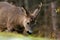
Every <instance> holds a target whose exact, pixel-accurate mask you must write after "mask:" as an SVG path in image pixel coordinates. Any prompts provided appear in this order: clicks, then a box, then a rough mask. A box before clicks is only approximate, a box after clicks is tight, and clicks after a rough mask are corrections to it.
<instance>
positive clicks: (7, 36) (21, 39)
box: [0, 32, 54, 40]
mask: <svg viewBox="0 0 60 40" xmlns="http://www.w3.org/2000/svg"><path fill="white" fill-rule="evenodd" d="M0 40H54V39H49V38H42V37H33V36H24V35H22V34H17V33H8V32H0Z"/></svg>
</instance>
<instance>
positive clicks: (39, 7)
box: [31, 3, 42, 18]
mask: <svg viewBox="0 0 60 40" xmlns="http://www.w3.org/2000/svg"><path fill="white" fill-rule="evenodd" d="M41 7H42V3H41V4H40V5H38V8H36V9H35V10H34V12H33V13H32V14H31V16H33V17H34V18H35V17H36V16H37V15H38V13H39V12H40V10H41Z"/></svg>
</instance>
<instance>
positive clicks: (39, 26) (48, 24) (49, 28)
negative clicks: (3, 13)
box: [0, 0, 60, 38]
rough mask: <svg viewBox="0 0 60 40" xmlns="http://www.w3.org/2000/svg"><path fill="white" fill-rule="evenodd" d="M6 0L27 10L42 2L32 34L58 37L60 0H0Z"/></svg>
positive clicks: (59, 32)
mask: <svg viewBox="0 0 60 40" xmlns="http://www.w3.org/2000/svg"><path fill="white" fill-rule="evenodd" d="M0 1H7V2H9V3H12V4H13V5H16V6H20V7H22V6H24V7H25V8H26V9H27V10H28V11H29V12H33V11H34V9H36V8H37V6H38V5H39V4H40V3H41V2H42V4H43V6H42V8H41V11H40V13H39V15H38V16H37V18H36V25H34V27H33V28H32V29H33V31H34V32H33V34H32V35H33V36H39V37H40V36H41V37H51V38H55V37H56V38H59V37H60V0H0Z"/></svg>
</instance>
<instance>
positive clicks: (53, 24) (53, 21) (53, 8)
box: [51, 2, 57, 38]
mask: <svg viewBox="0 0 60 40" xmlns="http://www.w3.org/2000/svg"><path fill="white" fill-rule="evenodd" d="M55 9H56V2H51V17H52V26H53V31H54V33H55V36H54V37H56V38H57V18H56V16H57V13H56V10H55ZM53 35H54V34H53Z"/></svg>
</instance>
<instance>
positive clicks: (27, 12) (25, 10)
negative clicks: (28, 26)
mask: <svg viewBox="0 0 60 40" xmlns="http://www.w3.org/2000/svg"><path fill="white" fill-rule="evenodd" d="M22 9H23V10H24V12H25V14H26V16H30V12H29V11H28V10H27V9H26V8H25V7H24V6H23V7H22Z"/></svg>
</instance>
